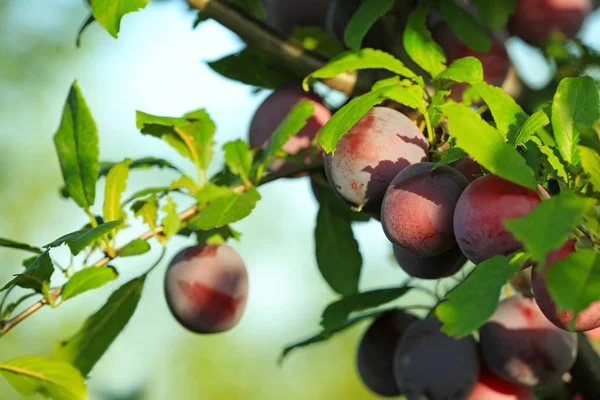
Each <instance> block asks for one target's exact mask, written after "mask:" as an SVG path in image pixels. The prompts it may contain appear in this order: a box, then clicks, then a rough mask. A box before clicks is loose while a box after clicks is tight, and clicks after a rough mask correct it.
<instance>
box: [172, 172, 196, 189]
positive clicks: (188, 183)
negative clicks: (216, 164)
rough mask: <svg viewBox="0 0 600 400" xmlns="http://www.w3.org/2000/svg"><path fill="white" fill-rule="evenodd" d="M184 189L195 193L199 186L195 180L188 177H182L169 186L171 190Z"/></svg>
mask: <svg viewBox="0 0 600 400" xmlns="http://www.w3.org/2000/svg"><path fill="white" fill-rule="evenodd" d="M184 188H185V189H188V190H189V191H190V192H192V193H194V192H196V191H197V190H198V185H196V182H194V180H193V179H192V178H190V177H189V176H187V175H181V176H180V177H179V178H177V179H176V180H174V181H173V182H171V184H170V185H169V189H170V190H175V189H184Z"/></svg>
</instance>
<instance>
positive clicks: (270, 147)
mask: <svg viewBox="0 0 600 400" xmlns="http://www.w3.org/2000/svg"><path fill="white" fill-rule="evenodd" d="M314 111H315V106H314V104H312V103H311V102H310V101H309V100H302V101H300V102H298V103H297V104H296V105H295V106H294V108H292V110H291V111H290V112H289V113H288V114H287V115H286V117H285V118H284V119H283V121H281V123H280V124H279V125H278V126H277V128H275V131H274V132H273V135H271V138H270V139H269V142H268V143H267V147H266V149H265V152H264V154H263V159H264V164H265V167H269V166H270V165H271V164H272V163H273V162H274V161H275V159H276V158H277V153H279V152H280V151H281V148H282V147H283V145H284V144H286V143H287V141H288V140H289V139H290V137H291V136H292V135H295V134H296V133H298V132H300V130H301V129H302V128H303V127H304V125H306V121H307V120H308V119H309V118H310V117H311V116H312V115H313V113H314ZM232 172H233V171H232Z"/></svg>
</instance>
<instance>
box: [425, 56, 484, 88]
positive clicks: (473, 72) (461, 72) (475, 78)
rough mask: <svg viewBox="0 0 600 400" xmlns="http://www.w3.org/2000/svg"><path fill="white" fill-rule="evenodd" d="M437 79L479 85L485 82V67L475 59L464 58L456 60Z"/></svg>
mask: <svg viewBox="0 0 600 400" xmlns="http://www.w3.org/2000/svg"><path fill="white" fill-rule="evenodd" d="M436 79H438V80H439V79H446V80H449V81H454V82H466V83H471V84H473V83H479V82H481V81H483V66H482V65H481V61H479V60H478V59H477V58H475V57H464V58H459V59H458V60H455V61H453V62H452V64H450V66H449V67H448V69H446V70H445V71H444V72H442V73H441V74H440V75H439V76H438V77H437V78H436Z"/></svg>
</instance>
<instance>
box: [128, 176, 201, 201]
mask: <svg viewBox="0 0 600 400" xmlns="http://www.w3.org/2000/svg"><path fill="white" fill-rule="evenodd" d="M192 183H193V181H192ZM194 185H195V184H194ZM177 189H178V188H177V187H173V188H171V187H166V186H163V187H156V188H147V189H142V190H140V191H137V192H135V193H134V194H132V195H131V196H129V197H128V198H127V199H126V200H125V201H123V204H128V203H131V202H132V201H134V200H137V199H139V198H142V197H146V196H148V195H154V196H156V197H157V198H161V197H162V196H164V195H166V194H168V193H169V192H171V191H174V190H177Z"/></svg>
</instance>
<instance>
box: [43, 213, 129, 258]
mask: <svg viewBox="0 0 600 400" xmlns="http://www.w3.org/2000/svg"><path fill="white" fill-rule="evenodd" d="M122 224H123V221H111V222H106V223H104V224H102V225H98V226H97V227H95V228H92V229H82V230H79V231H75V232H71V233H67V234H66V235H64V236H61V237H59V238H58V239H56V240H54V241H53V242H51V243H48V244H47V245H45V246H44V247H46V248H52V247H58V246H61V245H63V244H66V245H67V246H69V248H70V249H71V254H73V255H74V256H76V255H78V254H79V253H81V251H82V250H83V249H85V248H86V247H87V246H89V245H91V244H92V243H94V242H96V241H98V240H99V239H100V238H101V237H102V236H104V235H106V234H107V233H109V232H110V231H112V230H113V229H116V228H118V227H119V226H120V225H122Z"/></svg>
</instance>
